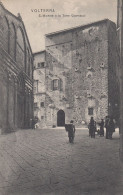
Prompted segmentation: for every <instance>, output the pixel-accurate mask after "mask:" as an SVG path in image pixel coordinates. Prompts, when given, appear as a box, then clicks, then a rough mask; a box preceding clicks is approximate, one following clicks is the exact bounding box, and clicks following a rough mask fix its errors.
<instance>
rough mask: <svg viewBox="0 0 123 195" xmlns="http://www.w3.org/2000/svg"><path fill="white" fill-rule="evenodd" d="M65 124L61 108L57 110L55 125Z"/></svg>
mask: <svg viewBox="0 0 123 195" xmlns="http://www.w3.org/2000/svg"><path fill="white" fill-rule="evenodd" d="M64 125H65V112H64V111H63V110H59V111H58V112H57V126H58V127H63V126H64Z"/></svg>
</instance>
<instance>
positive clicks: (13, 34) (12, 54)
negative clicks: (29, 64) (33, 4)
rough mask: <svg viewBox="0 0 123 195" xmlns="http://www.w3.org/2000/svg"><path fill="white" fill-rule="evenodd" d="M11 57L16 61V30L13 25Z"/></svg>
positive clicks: (11, 31)
mask: <svg viewBox="0 0 123 195" xmlns="http://www.w3.org/2000/svg"><path fill="white" fill-rule="evenodd" d="M10 55H11V57H12V58H13V60H15V61H16V30H15V26H14V24H13V23H12V24H11V25H10Z"/></svg>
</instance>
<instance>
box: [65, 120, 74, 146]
mask: <svg viewBox="0 0 123 195" xmlns="http://www.w3.org/2000/svg"><path fill="white" fill-rule="evenodd" d="M73 123H74V121H73V120H71V121H70V124H66V125H65V128H66V131H67V132H68V137H69V142H70V143H72V142H73V141H74V137H75V131H76V129H75V125H74V124H73Z"/></svg>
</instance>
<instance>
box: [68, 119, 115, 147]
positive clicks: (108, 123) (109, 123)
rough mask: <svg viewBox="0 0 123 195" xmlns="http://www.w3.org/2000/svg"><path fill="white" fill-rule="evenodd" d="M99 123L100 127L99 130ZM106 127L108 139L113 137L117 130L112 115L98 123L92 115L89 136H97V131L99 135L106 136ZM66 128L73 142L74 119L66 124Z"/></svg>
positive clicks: (70, 140)
mask: <svg viewBox="0 0 123 195" xmlns="http://www.w3.org/2000/svg"><path fill="white" fill-rule="evenodd" d="M97 124H98V125H99V126H100V128H99V129H98V130H97ZM104 128H105V129H106V139H112V135H113V132H115V122H114V120H113V118H112V117H109V116H106V118H105V120H104V119H101V122H99V123H96V121H95V120H94V118H93V117H91V119H90V122H89V125H88V129H89V136H90V137H91V138H92V137H93V138H95V132H97V134H98V135H99V136H104ZM65 129H66V131H67V132H68V137H69V142H70V143H73V141H74V137H75V131H76V129H75V125H74V121H73V120H71V121H70V124H66V125H65Z"/></svg>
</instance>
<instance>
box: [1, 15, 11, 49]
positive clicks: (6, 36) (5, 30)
mask: <svg viewBox="0 0 123 195" xmlns="http://www.w3.org/2000/svg"><path fill="white" fill-rule="evenodd" d="M2 41H3V48H4V49H5V51H6V52H8V53H9V45H10V43H9V41H10V31H9V22H8V20H7V18H6V17H4V18H3V20H2Z"/></svg>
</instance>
